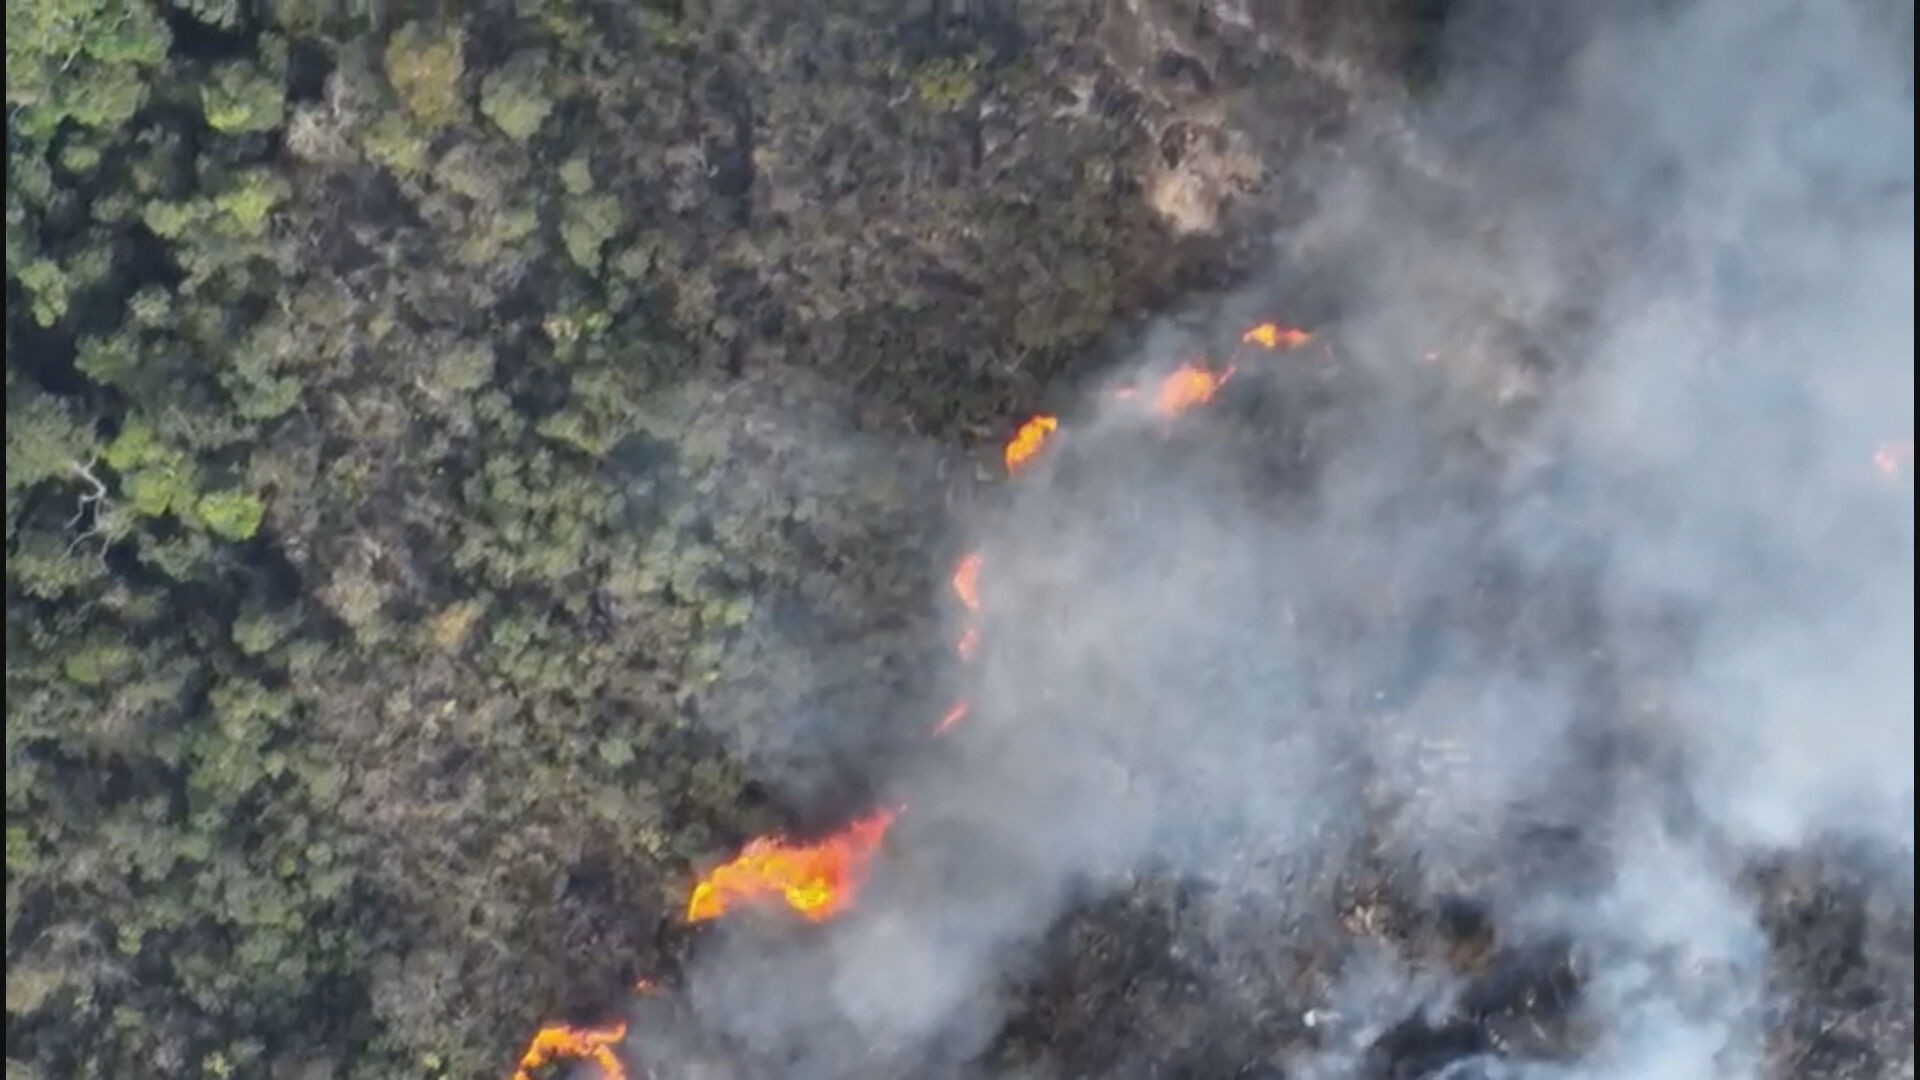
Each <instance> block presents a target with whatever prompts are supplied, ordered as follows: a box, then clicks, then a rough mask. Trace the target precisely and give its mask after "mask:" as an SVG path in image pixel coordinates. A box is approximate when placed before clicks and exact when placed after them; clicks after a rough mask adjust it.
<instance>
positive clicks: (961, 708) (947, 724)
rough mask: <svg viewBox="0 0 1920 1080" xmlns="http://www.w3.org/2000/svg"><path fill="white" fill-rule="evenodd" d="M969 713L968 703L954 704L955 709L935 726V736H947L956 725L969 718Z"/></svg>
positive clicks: (950, 710) (949, 711)
mask: <svg viewBox="0 0 1920 1080" xmlns="http://www.w3.org/2000/svg"><path fill="white" fill-rule="evenodd" d="M967 711H968V706H967V703H966V702H964V701H956V702H954V703H953V708H951V709H948V710H947V713H946V715H945V716H942V717H941V718H940V722H939V723H938V724H935V725H934V727H933V733H934V734H935V735H945V734H946V733H947V732H948V731H950V730H952V728H953V726H954V725H955V724H958V723H959V722H960V721H962V720H965V719H966V718H967Z"/></svg>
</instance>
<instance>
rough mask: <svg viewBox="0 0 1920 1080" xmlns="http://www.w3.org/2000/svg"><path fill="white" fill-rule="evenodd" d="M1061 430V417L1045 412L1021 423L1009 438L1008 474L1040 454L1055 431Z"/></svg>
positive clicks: (1016, 470)
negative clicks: (1018, 428) (1048, 414)
mask: <svg viewBox="0 0 1920 1080" xmlns="http://www.w3.org/2000/svg"><path fill="white" fill-rule="evenodd" d="M1058 430H1060V418H1059V417H1057V416H1047V415H1045V414H1044V413H1043V414H1041V415H1039V416H1036V417H1034V418H1033V419H1031V420H1028V421H1027V422H1026V423H1024V424H1021V425H1020V430H1019V431H1016V432H1014V433H1013V438H1011V439H1009V440H1007V450H1006V461H1007V475H1009V476H1012V475H1013V474H1014V473H1017V472H1019V471H1020V470H1021V469H1023V468H1025V467H1026V466H1027V465H1029V464H1031V463H1032V461H1033V459H1034V458H1036V457H1038V456H1039V455H1040V450H1041V448H1042V447H1044V446H1046V444H1047V439H1048V438H1049V437H1051V436H1052V435H1053V433H1054V432H1056V431H1058Z"/></svg>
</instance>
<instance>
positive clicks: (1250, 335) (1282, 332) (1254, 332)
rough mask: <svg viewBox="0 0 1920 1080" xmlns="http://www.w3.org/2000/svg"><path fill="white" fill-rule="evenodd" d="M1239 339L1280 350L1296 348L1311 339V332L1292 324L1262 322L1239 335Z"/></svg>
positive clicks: (1246, 342)
mask: <svg viewBox="0 0 1920 1080" xmlns="http://www.w3.org/2000/svg"><path fill="white" fill-rule="evenodd" d="M1240 340H1241V341H1242V342H1243V343H1245V344H1248V345H1258V346H1260V347H1261V348H1263V349H1272V350H1274V351H1275V352H1281V351H1284V350H1287V349H1297V348H1299V347H1300V346H1302V345H1305V344H1306V343H1307V342H1309V341H1312V340H1313V334H1312V333H1311V332H1309V331H1306V330H1301V329H1299V328H1297V327H1292V326H1281V325H1280V324H1279V323H1270V322H1263V323H1261V324H1260V325H1259V326H1256V327H1254V328H1253V329H1251V330H1249V331H1247V332H1246V333H1244V334H1242V335H1240Z"/></svg>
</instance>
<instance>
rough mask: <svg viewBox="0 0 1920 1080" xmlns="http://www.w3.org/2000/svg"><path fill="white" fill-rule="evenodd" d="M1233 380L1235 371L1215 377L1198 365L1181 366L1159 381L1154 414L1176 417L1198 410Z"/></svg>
mask: <svg viewBox="0 0 1920 1080" xmlns="http://www.w3.org/2000/svg"><path fill="white" fill-rule="evenodd" d="M1231 378H1233V369H1232V368H1228V369H1227V370H1225V371H1223V372H1220V373H1219V374H1217V375H1216V374H1214V373H1213V372H1211V371H1208V370H1207V369H1206V368H1203V367H1200V366H1199V365H1197V364H1182V365H1181V366H1180V367H1179V368H1178V369H1176V370H1175V371H1174V372H1173V373H1172V374H1170V375H1168V376H1167V377H1166V378H1164V379H1162V380H1160V388H1159V389H1158V390H1157V391H1155V393H1154V396H1153V411H1154V412H1157V413H1159V414H1160V415H1161V416H1177V415H1179V414H1180V413H1183V412H1186V411H1187V410H1188V409H1191V408H1194V407H1195V406H1198V405H1205V404H1206V403H1207V402H1209V401H1212V400H1213V395H1215V394H1217V393H1219V392H1220V388H1221V387H1222V386H1225V385H1226V384H1227V380H1228V379H1231Z"/></svg>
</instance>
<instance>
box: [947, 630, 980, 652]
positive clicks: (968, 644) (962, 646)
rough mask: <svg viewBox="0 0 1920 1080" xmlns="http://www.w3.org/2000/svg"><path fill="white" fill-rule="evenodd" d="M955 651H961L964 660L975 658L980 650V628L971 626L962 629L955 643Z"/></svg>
mask: <svg viewBox="0 0 1920 1080" xmlns="http://www.w3.org/2000/svg"><path fill="white" fill-rule="evenodd" d="M953 651H954V652H957V653H959V654H960V659H962V660H971V659H973V657H974V655H975V654H976V653H978V652H979V651H980V628H979V627H977V626H969V627H967V628H966V629H964V630H962V631H960V637H959V638H958V639H957V640H956V641H954V643H953Z"/></svg>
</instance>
